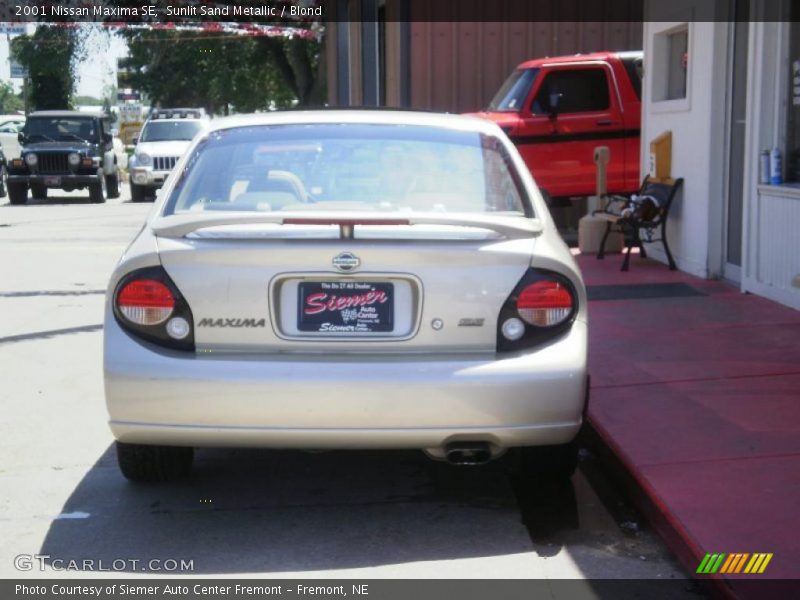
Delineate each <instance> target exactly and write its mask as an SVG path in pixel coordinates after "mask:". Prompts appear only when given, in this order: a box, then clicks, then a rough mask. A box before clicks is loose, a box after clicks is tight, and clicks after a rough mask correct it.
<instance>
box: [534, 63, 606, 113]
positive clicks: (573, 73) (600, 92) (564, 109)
mask: <svg viewBox="0 0 800 600" xmlns="http://www.w3.org/2000/svg"><path fill="white" fill-rule="evenodd" d="M556 95H558V96H560V97H559V100H558V112H559V113H581V112H595V111H602V110H608V107H609V95H608V79H607V77H606V72H605V69H603V68H593V69H567V70H563V71H551V72H549V73H547V75H546V76H545V78H544V81H542V85H541V86H540V87H539V91H538V92H537V93H536V99H535V100H534V101H533V106H531V110H532V111H533V113H534V114H537V115H544V114H548V113H550V112H551V109H552V108H553V107H552V106H551V99H554V98H555V96H556Z"/></svg>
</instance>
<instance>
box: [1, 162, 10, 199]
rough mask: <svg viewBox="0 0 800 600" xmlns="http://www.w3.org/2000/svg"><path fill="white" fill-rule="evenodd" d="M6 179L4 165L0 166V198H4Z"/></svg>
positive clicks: (6, 173)
mask: <svg viewBox="0 0 800 600" xmlns="http://www.w3.org/2000/svg"><path fill="white" fill-rule="evenodd" d="M7 177H8V172H7V171H6V167H5V165H0V198H5V197H6V193H7V192H6V189H7V186H6V178H7Z"/></svg>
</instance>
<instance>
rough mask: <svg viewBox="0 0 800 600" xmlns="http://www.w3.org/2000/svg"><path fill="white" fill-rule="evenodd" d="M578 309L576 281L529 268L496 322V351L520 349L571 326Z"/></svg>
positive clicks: (542, 340) (553, 273)
mask: <svg viewBox="0 0 800 600" xmlns="http://www.w3.org/2000/svg"><path fill="white" fill-rule="evenodd" d="M577 311H578V296H577V292H576V290H575V286H574V285H573V283H572V282H571V281H570V280H569V279H567V278H566V277H565V276H563V275H561V274H559V273H555V272H552V271H543V270H538V269H528V271H527V272H526V273H525V275H524V276H523V277H522V279H520V281H519V283H517V285H516V287H515V288H514V291H513V292H512V293H511V295H510V296H509V297H508V299H507V300H506V302H505V304H503V308H502V309H501V310H500V315H499V316H498V322H497V350H498V351H499V352H508V351H513V350H521V349H524V348H529V347H531V346H535V345H537V344H540V343H542V342H544V341H546V340H548V339H551V338H553V337H555V336H557V335H559V334H560V333H561V332H563V331H565V330H566V329H568V328H569V327H570V325H571V324H572V321H573V320H574V318H575V315H576V314H577Z"/></svg>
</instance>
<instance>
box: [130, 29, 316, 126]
mask: <svg viewBox="0 0 800 600" xmlns="http://www.w3.org/2000/svg"><path fill="white" fill-rule="evenodd" d="M122 35H123V36H125V37H126V38H127V40H128V48H129V52H130V54H129V56H128V58H127V59H126V60H125V62H124V63H123V66H124V67H125V68H126V70H128V71H129V72H130V73H131V75H130V76H129V78H128V84H129V85H130V86H131V87H133V88H135V89H138V90H139V91H141V92H145V93H146V94H147V95H148V96H149V97H150V98H151V101H152V102H153V104H155V105H161V106H203V107H205V108H206V110H207V111H209V112H217V113H228V112H229V111H230V110H235V111H237V112H251V111H254V110H267V109H274V108H287V107H291V106H295V105H301V106H307V105H310V104H318V103H320V101H321V98H322V90H321V80H320V78H319V77H318V76H317V74H318V72H319V63H320V52H321V44H320V43H319V42H316V41H307V40H300V39H295V40H286V39H283V38H266V37H249V36H237V35H230V34H222V35H220V34H216V33H206V34H201V33H198V32H189V31H187V32H174V31H158V30H127V31H123V32H122Z"/></svg>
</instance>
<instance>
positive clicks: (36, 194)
mask: <svg viewBox="0 0 800 600" xmlns="http://www.w3.org/2000/svg"><path fill="white" fill-rule="evenodd" d="M31 195H32V196H33V198H34V199H35V200H47V188H46V187H45V186H43V185H39V184H35V183H32V184H31Z"/></svg>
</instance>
